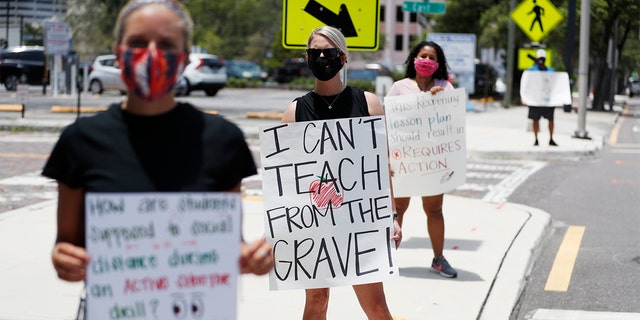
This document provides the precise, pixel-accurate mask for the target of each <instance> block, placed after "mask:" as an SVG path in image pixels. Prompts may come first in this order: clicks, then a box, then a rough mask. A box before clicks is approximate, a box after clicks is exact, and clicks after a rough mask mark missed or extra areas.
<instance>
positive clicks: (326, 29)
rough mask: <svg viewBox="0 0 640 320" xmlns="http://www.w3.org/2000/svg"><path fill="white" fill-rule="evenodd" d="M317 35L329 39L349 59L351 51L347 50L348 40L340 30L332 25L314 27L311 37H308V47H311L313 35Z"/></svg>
mask: <svg viewBox="0 0 640 320" xmlns="http://www.w3.org/2000/svg"><path fill="white" fill-rule="evenodd" d="M316 35H321V36H324V37H325V38H327V39H329V42H331V43H332V44H333V45H334V46H336V48H338V49H340V51H342V53H343V54H344V55H345V57H347V60H348V59H349V53H348V51H347V40H346V39H345V38H344V35H343V34H342V32H341V31H340V30H338V29H336V28H334V27H330V26H322V27H319V28H316V29H314V30H313V31H311V34H310V35H309V39H307V48H309V44H310V43H311V40H313V37H314V36H316Z"/></svg>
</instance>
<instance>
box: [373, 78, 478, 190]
mask: <svg viewBox="0 0 640 320" xmlns="http://www.w3.org/2000/svg"><path fill="white" fill-rule="evenodd" d="M466 104H467V95H466V93H465V90H464V89H455V90H446V91H441V92H438V94H436V95H435V96H433V95H431V93H419V94H408V95H400V96H389V97H385V99H384V106H385V107H384V108H385V115H386V120H387V130H388V134H387V137H388V141H389V158H390V160H389V162H390V164H391V170H392V171H393V193H394V195H395V196H396V197H410V196H429V195H436V194H442V193H445V192H447V191H450V190H453V189H454V188H456V187H458V186H460V185H462V184H464V183H465V179H466V175H467V151H466V149H467V147H466V133H465V126H466V124H465V116H466Z"/></svg>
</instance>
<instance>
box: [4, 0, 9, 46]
mask: <svg viewBox="0 0 640 320" xmlns="http://www.w3.org/2000/svg"><path fill="white" fill-rule="evenodd" d="M5 18H6V24H5V26H6V27H7V29H6V36H5V40H7V46H9V0H7V15H6V16H5Z"/></svg>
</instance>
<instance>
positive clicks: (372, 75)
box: [347, 63, 393, 86]
mask: <svg viewBox="0 0 640 320" xmlns="http://www.w3.org/2000/svg"><path fill="white" fill-rule="evenodd" d="M378 76H386V77H391V78H393V74H392V73H391V70H389V69H388V68H387V67H385V66H383V65H381V64H377V63H369V64H366V65H365V66H364V68H355V69H349V70H347V81H358V80H362V81H371V83H372V84H373V85H374V86H375V84H376V77H378Z"/></svg>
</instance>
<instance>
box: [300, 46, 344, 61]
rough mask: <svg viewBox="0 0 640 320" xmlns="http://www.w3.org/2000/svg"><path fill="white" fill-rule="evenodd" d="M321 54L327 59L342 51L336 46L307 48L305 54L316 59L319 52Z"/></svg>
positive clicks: (335, 56)
mask: <svg viewBox="0 0 640 320" xmlns="http://www.w3.org/2000/svg"><path fill="white" fill-rule="evenodd" d="M321 53H322V54H323V55H324V57H325V58H327V59H335V58H337V57H339V56H341V55H342V51H340V49H338V48H328V49H307V55H308V56H309V58H311V59H318V58H319V57H320V54H321Z"/></svg>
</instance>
